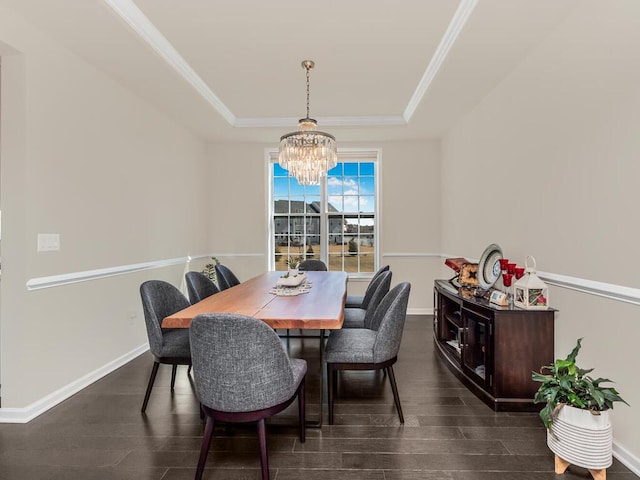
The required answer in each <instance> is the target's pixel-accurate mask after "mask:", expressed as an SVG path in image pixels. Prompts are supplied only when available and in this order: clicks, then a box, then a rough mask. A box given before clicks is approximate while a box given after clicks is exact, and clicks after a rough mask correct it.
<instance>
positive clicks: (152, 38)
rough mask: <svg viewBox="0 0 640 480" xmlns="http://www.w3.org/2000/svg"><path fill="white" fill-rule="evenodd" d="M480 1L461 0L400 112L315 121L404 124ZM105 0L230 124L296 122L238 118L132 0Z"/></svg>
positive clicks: (337, 124) (287, 124)
mask: <svg viewBox="0 0 640 480" xmlns="http://www.w3.org/2000/svg"><path fill="white" fill-rule="evenodd" d="M478 1H479V0H461V1H460V4H459V5H458V8H457V9H456V12H455V14H454V15H453V17H452V18H451V22H449V26H448V27H447V30H446V31H445V33H444V36H443V37H442V39H441V40H440V43H439V44H438V47H437V48H436V51H435V53H434V55H433V57H432V58H431V61H430V62H429V64H428V65H427V69H426V70H425V72H424V74H423V75H422V78H421V79H420V82H419V83H418V85H417V87H416V89H415V91H414V92H413V95H412V96H411V99H410V100H409V103H408V104H407V106H406V108H405V110H404V113H403V114H402V115H374V116H352V117H325V118H322V119H321V118H318V119H317V120H318V123H319V124H322V125H326V126H331V127H379V126H380V127H382V126H404V125H407V124H408V123H409V121H410V120H411V117H412V116H413V114H414V113H415V111H416V108H418V105H419V104H420V102H421V101H422V98H423V97H424V95H425V94H426V93H427V90H428V89H429V87H430V85H431V83H432V82H433V80H434V78H435V77H436V75H437V73H438V70H439V69H440V66H441V65H442V63H443V62H444V60H445V58H446V57H447V55H448V53H449V50H450V49H451V47H452V45H453V43H454V42H455V41H456V39H457V38H458V35H459V34H460V32H461V31H462V28H463V27H464V25H465V23H466V22H467V20H468V19H469V17H470V16H471V13H472V12H473V9H474V8H475V6H476V4H477V3H478ZM104 2H105V3H106V4H107V5H108V6H109V7H110V8H111V9H112V10H113V11H114V12H115V13H116V14H117V15H118V16H119V17H120V18H122V19H123V20H124V21H125V22H126V23H127V24H128V25H129V26H130V27H131V28H132V29H133V30H134V31H135V32H136V33H137V34H138V35H139V36H140V38H142V39H143V40H144V41H145V42H146V43H147V44H148V45H149V46H150V47H151V48H153V50H155V51H156V52H157V53H158V54H159V55H160V56H161V57H162V58H163V59H164V60H165V61H166V62H167V63H168V64H169V65H170V66H171V67H172V68H173V69H174V70H175V71H176V72H177V73H178V74H179V75H180V76H182V78H183V79H184V80H186V81H187V82H188V83H189V84H190V85H191V86H192V87H193V88H194V89H195V90H196V91H197V92H198V93H199V94H200V95H201V96H202V97H203V98H204V99H205V100H206V101H207V102H208V103H209V105H211V106H212V107H213V108H214V109H215V110H216V111H217V112H218V113H219V114H220V115H221V116H222V117H223V118H224V119H225V120H226V121H227V123H228V124H229V125H231V126H233V127H237V128H268V127H282V128H285V127H290V126H292V125H296V124H297V123H298V119H297V118H277V117H265V118H252V117H245V118H238V117H236V116H235V115H234V114H233V112H231V110H229V108H227V106H226V105H225V104H224V102H222V100H220V99H219V98H218V96H217V95H216V94H215V93H214V92H213V91H212V90H211V89H210V88H209V86H208V85H207V84H206V83H205V81H204V80H202V78H201V77H200V76H199V75H198V74H197V73H196V71H195V70H194V69H193V68H192V67H191V65H189V63H187V61H186V60H185V59H184V57H183V56H182V55H180V53H179V52H178V51H177V50H176V49H175V47H174V46H173V45H172V44H171V43H170V42H169V40H167V38H166V37H165V36H164V35H163V34H162V33H161V32H160V30H158V29H157V28H156V26H155V25H154V24H153V23H151V20H149V19H148V18H147V16H146V15H145V14H144V13H143V12H142V11H141V10H140V9H139V8H138V7H137V6H136V4H135V3H133V1H132V0H104Z"/></svg>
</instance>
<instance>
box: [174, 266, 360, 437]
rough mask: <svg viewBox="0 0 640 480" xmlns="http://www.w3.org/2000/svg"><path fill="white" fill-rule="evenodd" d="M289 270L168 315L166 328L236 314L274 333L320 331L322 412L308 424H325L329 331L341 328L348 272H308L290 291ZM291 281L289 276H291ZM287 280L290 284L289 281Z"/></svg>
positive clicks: (263, 275) (233, 288)
mask: <svg viewBox="0 0 640 480" xmlns="http://www.w3.org/2000/svg"><path fill="white" fill-rule="evenodd" d="M285 275H286V272H281V271H272V272H266V273H263V274H262V275H258V276H257V277H254V278H251V279H249V280H246V281H244V282H242V283H240V284H239V285H236V286H233V287H231V288H228V289H225V290H222V291H221V292H219V293H216V294H214V295H211V296H209V297H207V298H205V299H204V300H201V301H200V302H198V303H195V304H193V305H191V306H189V307H187V308H185V309H183V310H180V311H179V312H176V313H174V314H173V315H169V316H168V317H165V318H164V319H163V321H162V328H189V326H190V325H191V320H193V318H195V317H196V316H197V315H200V314H205V313H235V314H241V315H248V316H250V317H254V318H257V319H259V320H262V321H263V322H265V323H266V324H267V325H269V326H270V327H271V328H273V329H286V330H289V329H302V330H308V329H312V330H319V331H320V335H319V337H320V414H319V419H318V421H314V422H308V426H311V427H318V428H319V427H321V426H322V404H323V402H322V397H323V383H324V382H323V355H324V337H325V333H326V330H336V329H340V328H342V323H343V320H344V304H345V299H346V296H347V281H348V275H347V273H346V272H335V271H332V272H317V271H310V272H304V275H303V277H304V281H303V282H302V284H301V285H297V286H291V287H287V286H284V285H281V284H282V283H284V280H285V278H284V276H285ZM287 278H288V277H287ZM289 280H291V279H290V278H289Z"/></svg>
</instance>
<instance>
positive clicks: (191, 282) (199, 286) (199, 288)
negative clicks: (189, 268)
mask: <svg viewBox="0 0 640 480" xmlns="http://www.w3.org/2000/svg"><path fill="white" fill-rule="evenodd" d="M185 280H186V282H187V293H188V294H189V301H190V302H191V305H193V304H194V303H198V302H199V301H200V300H204V299H205V298H207V297H210V296H211V295H213V294H215V293H218V292H219V291H220V290H218V287H216V284H215V283H213V282H212V281H211V280H209V279H208V278H207V276H206V275H204V274H202V273H200V272H187V273H186V274H185Z"/></svg>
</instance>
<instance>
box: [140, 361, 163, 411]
mask: <svg viewBox="0 0 640 480" xmlns="http://www.w3.org/2000/svg"><path fill="white" fill-rule="evenodd" d="M159 366H160V364H159V363H158V362H153V368H152V369H151V376H150V377H149V383H148V384H147V392H146V393H145V394H144V402H142V409H141V410H140V411H141V412H142V413H144V412H145V410H146V409H147V403H149V397H150V396H151V389H152V388H153V382H155V381H156V374H157V373H158V367H159Z"/></svg>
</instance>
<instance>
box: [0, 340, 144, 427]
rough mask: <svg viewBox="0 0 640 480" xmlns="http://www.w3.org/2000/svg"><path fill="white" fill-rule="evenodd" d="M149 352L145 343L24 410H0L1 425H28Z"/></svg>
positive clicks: (23, 408)
mask: <svg viewBox="0 0 640 480" xmlns="http://www.w3.org/2000/svg"><path fill="white" fill-rule="evenodd" d="M147 350H149V344H148V343H145V344H144V345H140V346H139V347H137V348H135V349H133V350H132V351H130V352H128V353H125V354H124V355H122V356H121V357H118V358H116V359H115V360H113V361H111V362H109V363H107V364H106V365H103V366H102V367H100V368H98V369H96V370H94V371H93V372H90V373H88V374H87V375H85V376H84V377H81V378H79V379H77V380H75V381H73V382H71V383H70V384H68V385H66V386H64V387H62V388H61V389H59V390H57V391H55V392H53V393H50V394H49V395H47V396H46V397H43V398H41V399H40V400H37V401H35V402H33V403H32V404H31V405H28V406H26V407H22V408H0V423H27V422H30V421H31V420H33V419H34V418H36V417H37V416H38V415H41V414H43V413H44V412H46V411H47V410H49V409H50V408H53V407H55V406H56V405H58V404H59V403H60V402H62V401H64V400H66V399H67V398H69V397H71V396H72V395H75V394H76V393H78V392H79V391H80V390H82V389H83V388H86V387H88V386H89V385H91V384H92V383H94V382H96V381H97V380H100V379H101V378H102V377H104V376H105V375H108V374H109V373H111V372H113V371H114V370H117V369H118V368H120V367H122V366H123V365H125V364H127V363H128V362H130V361H131V360H133V359H134V358H136V357H138V356H140V355H142V354H143V353H144V352H146V351H147Z"/></svg>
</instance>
